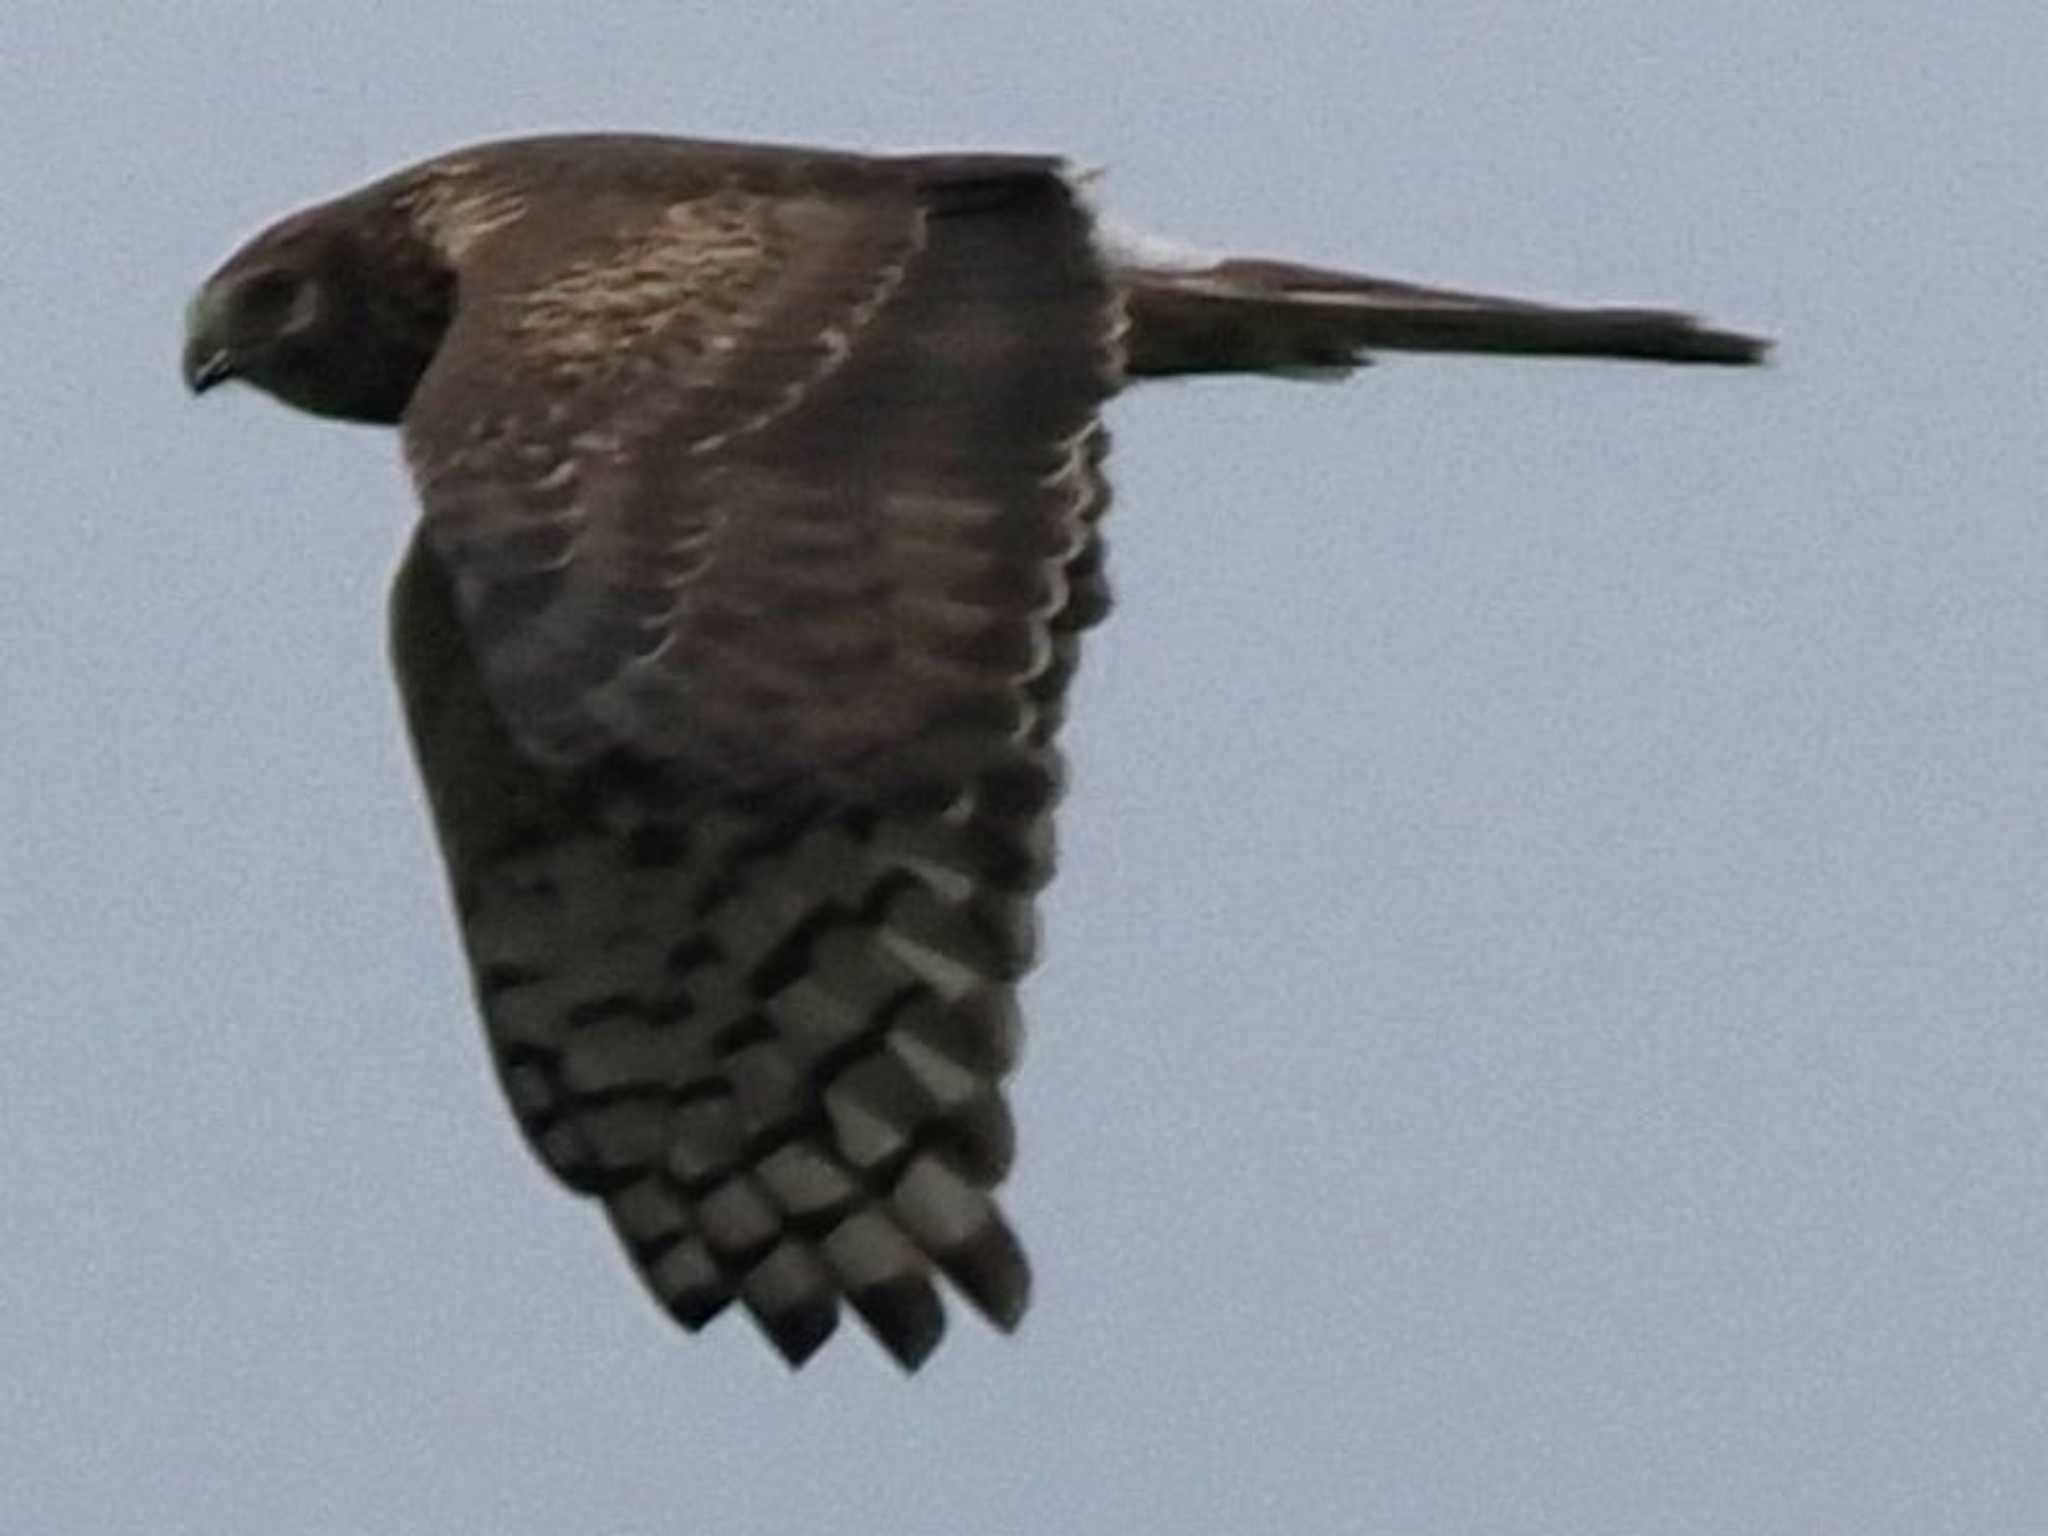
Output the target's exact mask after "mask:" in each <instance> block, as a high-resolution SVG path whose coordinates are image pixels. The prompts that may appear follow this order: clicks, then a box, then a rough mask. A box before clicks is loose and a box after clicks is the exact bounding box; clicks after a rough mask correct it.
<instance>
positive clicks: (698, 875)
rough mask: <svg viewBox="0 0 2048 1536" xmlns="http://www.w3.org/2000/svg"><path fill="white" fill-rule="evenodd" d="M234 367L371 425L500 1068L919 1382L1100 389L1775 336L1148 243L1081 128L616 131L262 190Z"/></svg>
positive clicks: (714, 1245)
mask: <svg viewBox="0 0 2048 1536" xmlns="http://www.w3.org/2000/svg"><path fill="white" fill-rule="evenodd" d="M188 328H189V330H188V339H187V345H186V353H185V371H186V377H187V379H188V381H189V382H190V383H191V384H192V386H193V387H194V388H195V389H206V388H210V387H212V386H213V385H214V384H217V383H219V382H222V381H223V380H225V379H229V378H242V379H245V380H247V381H249V382H251V383H254V384H256V385H258V386H259V387H261V388H263V389H265V390H267V391H269V392H270V393H272V394H273V395H275V396H277V397H278V398H280V399H282V400H284V401H286V402H287V403H289V404H292V405H294V406H297V407H299V408H301V409H305V410H309V411H312V412H315V413H318V414H323V415H330V416H336V417H341V418H345V419H352V420H360V421H370V422H379V423H386V424H393V425H397V426H399V427H400V429H401V433H402V437H403V442H404V448H405V454H406V459H407V462H408V465H409V467H410V469H411V471H412V475H413V478H414V481H415V483H416V485H417V487H418V490H419V494H420V499H421V502H422V506H423V512H424V515H423V517H422V520H421V525H420V529H419V532H418V535H417V536H416V538H415V540H414V542H413V546H412V549H411V551H410V553H409V554H408V556H407V558H406V560H405V562H404V565H403V567H402V569H401V571H400V574H399V578H398V581H397V585H396V589H395V591H394V597H393V605H392V645H393V653H394V660H395V662H396V666H397V670H398V673H399V678H400V684H401V691H402V693H403V696H404V703H405V710H406V716H407V720H408V724H409V727H410V730H411V734H412V738H413V744H414V747H415V751H416V755H417V757H418V760H419V764H420V768H421V771H422V775H423V777H424V779H425V781H426V786H427V791H428V798H429V800H430V802H431V805H432V809H433V813H434V819H435V823H436V827H437V830H438V834H439V838H440V843H441V848H442V852H443V854H444V857H445V860H446V863H447V866H448V870H449V876H450V883H451V887H452V891H453V896H454V901H455V906H456V910H457V912H458V915H459V918H460V921H461V925H462V930H463V937H464V944H465V947H466V949H467V952H468V957H469V962H470V967H471V971H472V976H473V980H474V984H475V989H476V994H477V998H478V1003H479V1007H480V1010H481V1012H482V1014H483V1016H484V1020H485V1025H486V1031H487V1035H488V1038H489V1041H490V1044H491V1048H492V1053H493V1058H494V1060H495V1062H496V1065H497V1069H498V1074H499V1077H500V1081H501V1083H502V1086H503V1088H504V1091H505V1094H506V1096H507V1099H508V1101H509V1102H510V1104H511V1106H512V1108H513V1110H514V1113H515V1114H516V1116H517V1117H518V1119H519V1122H520V1125H521V1127H522V1129H523V1130H524V1132H525V1135H526V1137H527V1139H528V1141H529V1143H530V1144H531V1146H532V1147H533V1149H534V1151H535V1152H536V1154H537V1155H538V1156H539V1157H540V1158H541V1160H542V1161H543V1162H544V1163H545V1164H546V1165H547V1166H548V1167H549V1168H550V1169H551V1170H552V1171H553V1172H554V1173H555V1174H556V1175H557V1176H559V1177H560V1178H561V1179H562V1180H563V1181H564V1182H565V1183H566V1184H568V1185H569V1186H570V1187H571V1188H573V1189H575V1190H577V1191H579V1192H581V1193H584V1194H586V1195H589V1196H591V1197H592V1198H594V1199H596V1200H598V1201H600V1202H601V1203H602V1204H603V1206H604V1208H605V1210H606V1212H607V1214H608V1216H609V1218H610V1220H611V1223H612V1225H613V1227H614V1229H615V1231H616V1232H617V1235H618V1237H619V1239H620V1241H621V1242H622V1243H623V1245H624V1246H625V1248H626V1250H627V1252H628V1254H629V1255H630V1256H631V1258H632V1260H633V1262H634V1265H635V1267H636V1269H637V1270H638V1271H639V1273H640V1274H641V1275H642V1277H643V1278H644V1279H645V1281H646V1282H647V1284H648V1287H649V1289H650V1290H651V1291H652V1293H653V1294H654V1296H655V1297H656V1299H657V1300H658V1301H659V1302H660V1303H661V1304H662V1305H663V1306H664V1308H666V1309H667V1310H668V1311H669V1313H670V1314H671V1315H672V1316H674V1317H675V1318H676V1319H677V1320H678V1321H680V1322H681V1323H682V1324H684V1325H685V1326H686V1327H689V1328H693V1329H694V1328H696V1327H699V1326H701V1325H703V1324H704V1323H705V1322H707V1321H709V1319H710V1318H712V1317H713V1316H716V1315H717V1314H718V1313H719V1312H721V1311H722V1310H723V1309H725V1308H726V1307H727V1306H728V1305H729V1304H730V1303H731V1302H732V1301H734V1300H735V1299H737V1300H739V1301H740V1302H741V1303H742V1304H743V1306H744V1307H745V1308H746V1310H747V1311H748V1312H749V1313H750V1314H751V1315H752V1316H753V1317H754V1319H755V1320H756V1321H757V1322H758V1323H759V1324H760V1326H761V1327H762V1329H763V1331H764V1332H765V1333H766V1334H767V1336H768V1337H769V1338H770V1340H771V1341H772V1342H773V1343H774V1344H775V1345H776V1347H777V1348H778V1349H779V1350H780V1351H781V1352H782V1354H783V1355H784V1356H785V1357H786V1358H787V1359H789V1360H790V1361H791V1362H792V1363H800V1362H801V1361H802V1360H803V1359H805V1358H807V1357H808V1356H809V1354H810V1353H811V1352H812V1351H813V1350H815V1349H816V1348H817V1347H818V1345H819V1344H821V1343H822V1342H823V1341H824V1339H825V1338H826V1337H827V1336H828V1335H829V1334H830V1333H831V1331H832V1329H833V1327H834V1325H835V1323H836V1320H837V1317H838V1314H839V1308H840V1304H841V1303H842V1301H843V1302H844V1303H846V1304H848V1305H850V1306H851V1307H852V1308H853V1309H854V1310H855V1311H856V1313H858V1314H859V1316H860V1317H861V1318H862V1319H863V1321H865V1322H866V1323H867V1325H868V1326H869V1328H870V1329H871V1331H872V1332H873V1333H874V1334H875V1336H876V1337H877V1338H878V1339H879V1340H880V1341H881V1342H882V1343H883V1345H884V1346H885V1347H886V1348H887V1349H888V1350H889V1351H890V1352H891V1354H892V1355H893V1356H894V1357H895V1358H896V1359H897V1360H898V1361H899V1362H900V1363H901V1364H902V1365H904V1366H905V1367H906V1368H914V1367H915V1366H916V1365H917V1364H919V1363H920V1362H921V1361H922V1360H923V1359H924V1358H925V1357H926V1356H927V1355H928V1354H929V1352H930V1351H931V1349H932V1348H933V1347H934V1346H935V1345H936V1344H937V1342H938V1340H939V1338H940V1335H941V1332H942V1329H943V1312H942V1309H941V1305H940V1301H939V1297H938V1290H937V1287H936V1285H935V1280H936V1278H937V1277H941V1276H943V1277H944V1279H945V1280H946V1281H947V1282H948V1283H950V1285H951V1286H952V1287H953V1288H954V1289H955V1290H956V1291H958V1292H959V1293H960V1294H961V1295H963V1296H964V1297H966V1298H967V1299H968V1300H969V1301H970V1302H971V1303H972V1304H973V1305H974V1306H975V1307H976V1308H977V1309H978V1310H979V1311H981V1312H982V1313H983V1314H984V1315H985V1316H987V1317H988V1318H989V1319H990V1320H991V1321H993V1322H994V1323H996V1324H997V1325H999V1326H1002V1327H1006V1328H1007V1327H1010V1326H1012V1325H1014V1324H1015V1323H1016V1321H1017V1320H1018V1318H1019V1317H1020V1316H1021V1315H1022V1313H1023V1310H1024V1307H1025V1304H1026V1300H1027V1297H1028V1286H1029V1272H1028V1269H1027V1266H1026V1263H1025V1259H1024V1255H1023V1252H1022V1249H1021V1247H1020V1246H1019V1244H1018V1243H1017V1241H1016V1239H1015V1238H1014V1236H1013V1235H1012V1234H1011V1231H1010V1229H1009V1227H1008V1225H1007V1224H1006V1222H1005V1221H1004V1219H1003V1217H1002V1214H1001V1212H1000V1210H999V1209H998V1208H997V1206H996V1204H995V1202H994V1199H993V1196H992V1191H993V1190H994V1189H995V1188H996V1186H997V1185H998V1184H999V1183H1000V1182H1001V1180H1002V1178H1003V1176H1004V1174H1005V1173H1006V1172H1007V1170H1008V1167H1009V1165H1010V1161H1011V1156H1012V1151H1013V1132H1012V1127H1011V1122H1010V1117H1009V1112H1008V1109H1007V1107H1006V1105H1005V1103H1004V1099H1003V1096H1002V1091H1001V1089H1002V1083H1003V1080H1004V1078H1005V1077H1006V1076H1007V1074H1008V1073H1009V1071H1010V1070H1011V1068H1012V1066H1013V1065H1014V1063H1015V1060H1016V1054H1017V1046H1018V1039H1019V1034H1020V1023H1019V1018H1018V1014H1017V1006H1016V997H1015V989H1016V984H1017V981H1018V979H1019V978H1020V977H1021V976H1022V975H1023V974H1024V973H1025V972H1026V971H1027V970H1028V969H1029V968H1030V967H1031V965H1032V964H1033V963H1034V961H1035V959H1036V949H1037V939H1036V922H1035V915H1034V903H1035V896H1036V893H1037V892H1038V891H1039V890H1040V889H1041V888H1042V887H1043V885H1044V883H1045V881H1046V880H1047V879H1049V878H1050V875H1051V871H1052V858H1053V838H1052V831H1053V828H1052V816H1053V811H1054V807H1055V805H1056V803H1057V801H1058V799H1059V796H1060V793H1061V790H1062V787H1063V783H1064V778H1065V772H1064V766H1063V763H1062V759H1061V756H1060V753H1059V749H1058V746H1057V740H1056V738H1057V734H1058V731H1059V728H1060V724H1061V721H1062V718H1063V714H1064V707H1065V695H1066V689H1067V685H1068V682H1069V681H1070V679H1071V677H1072V675H1073V672H1074V669H1075V667H1076V665H1077V663H1078V659H1079V648H1080V643H1081V636H1082V634H1083V633H1084V632H1085V631H1086V630H1087V629H1089V628H1090V627H1091V626H1093V625H1094V624H1095V623H1097V622H1098V621H1099V620H1100V619H1101V618H1102V617H1103V615H1104V614H1105V613H1106V612H1107V609H1108V606H1109V593H1108V587H1107V585H1106V582H1105V577H1104V573H1103V542H1102V537H1101V531H1100V529H1101V519H1102V515H1103V512H1104V509H1105V507H1106V506H1107V503H1108V490H1107V487H1106V484H1105V482H1104V480H1103V477H1102V462H1103V457H1104V454H1105V452H1106V449H1107V439H1106V437H1105V435H1104V432H1103V429H1102V426H1101V423H1100V419H1099V415H1100V408H1101V406H1102V403H1103V402H1104V401H1105V400H1106V399H1107V398H1108V397H1109V396H1110V395H1111V394H1113V393H1114V392H1116V391H1117V390H1118V389H1119V388H1122V387H1124V386H1126V385H1128V384H1130V383H1132V382H1135V381H1138V380H1141V379H1146V378H1152V377H1160V376H1169V375H1179V374H1198V373H1218V372H1224V373H1236V372H1246V373H1268V374H1277V375H1283V376H1292V375H1297V374H1303V373H1328V372H1330V371H1333V370H1335V371H1343V370H1348V369H1350V368H1353V367H1356V366H1357V365H1359V364H1360V363H1362V362H1363V361H1365V360H1366V356H1367V354H1368V353H1369V351H1370V350H1372V349H1375V348H1382V347H1386V348H1411V349H1428V350H1466V351H1504V352H1529V353H1553V354H1598V355H1612V356H1619V357H1632V358H1655V359H1661V360H1666V361H1674V362H1708V363H1743V362H1753V361H1756V360H1757V359H1758V358H1759V357H1760V356H1761V355H1762V351H1763V346H1764V344H1763V343H1761V342H1759V341H1756V340H1755V339H1753V338H1749V337H1745V336H1741V335H1737V334H1735V333H1731V332H1725V331H1718V330H1713V329H1709V328H1704V327H1701V326H1698V325H1696V324H1695V323H1694V322H1693V321H1691V320H1690V319H1689V318H1687V317H1685V316H1682V315H1676V314H1672V313H1668V312H1664V311H1657V310H1643V309H1578V308H1566V307H1558V306H1548V305H1538V304H1532V303H1528V302H1526V301H1520V300H1510V299H1503V298H1496V297H1492V296H1487V295H1476V294H1467V293H1459V292H1456V291H1454V290H1447V289H1436V288H1425V287H1421V286H1419V285H1414V284H1408V283H1399V282H1393V281H1389V280H1386V279H1377V278H1371V277H1365V276H1361V275H1357V274H1350V273H1342V272H1335V271H1330V270H1327V269H1321V268H1314V267H1307V266H1302V265H1299V264H1296V263H1291V262H1283V261H1275V260H1269V259H1264V258H1215V259H1210V258H1205V257H1199V256H1189V255H1186V254H1185V253H1175V254H1173V255H1171V256H1170V257H1162V256H1161V255H1160V253H1159V252H1158V250H1156V249H1155V248H1151V247H1148V246H1146V245H1144V244H1142V243H1132V242H1130V241H1128V240H1123V239H1120V238H1118V237H1116V235H1115V232H1114V230H1113V229H1111V228H1110V227H1109V226H1107V225H1106V224H1104V223H1102V222H1101V221H1099V220H1098V219H1097V217H1096V215H1095V213H1094V210H1093V209H1092V208H1091V206H1090V205H1089V203H1088V201H1087V198H1086V196H1085V195H1084V193H1083V191H1082V189H1081V184H1080V182H1079V180H1078V179H1077V178H1075V177H1074V176H1072V175H1071V174H1070V173H1069V172H1068V170H1067V168H1066V167H1065V165H1064V163H1063V162H1061V161H1058V160H1055V159H1051V158H1047V157H1042V156H1032V155H996V154H957V155H915V156H868V155H859V154H850V153H843V152H835V151H825V150H811V149H797V148H786V147H779V146H760V145H742V144H727V143H711V142H706V141H696V140H680V139H662V138H654V137H647V136H626V135H583V136H569V137H559V138H542V139H528V140H519V141H510V142H505V143H499V144H489V145H481V146H476V147H473V148H470V149H465V150H458V151H455V152H454V153H452V154H449V155H445V156H442V157H439V158H437V159H434V160H430V161H427V162H424V163H423V164H421V165H418V166H414V167H411V168H409V169H406V170H403V171H400V172H398V173H396V174H394V175H392V176H389V177H386V178H384V179H382V180H380V181H378V182H375V183H373V184H371V185H370V186H367V187H364V188H362V189H360V190H358V191H356V192H352V193H349V194H346V195H344V196H342V197H340V198H337V199H334V200H333V201H331V202H328V203H324V204H321V205H319V206H317V207H313V208H310V209H307V210H304V211H302V212H300V213H297V214H294V215H291V216H290V217H288V218H286V219H283V220H281V221H279V222H278V223H277V224H275V225H273V226H271V227H270V228H269V229H267V230H265V231H264V232H262V233H261V234H259V235H257V236H256V237H255V238H254V239H253V240H251V241H250V242H248V243H247V244H246V245H245V246H243V247H242V248H241V249H240V250H239V251H237V252H236V253H235V254H234V255H233V256H232V257H230V258H229V260H228V261H227V262H226V263H225V264H224V265H223V266H222V267H221V268H220V269H219V270H218V271H217V272H216V273H215V274H214V275H213V277H212V278H210V279H209V280H208V282H207V284H206V285H205V286H204V287H203V288H202V289H201V291H200V293H199V295H198V296H197V297H196V298H195V300H194V302H193V304H192V306H191V309H190V311H189V314H188Z"/></svg>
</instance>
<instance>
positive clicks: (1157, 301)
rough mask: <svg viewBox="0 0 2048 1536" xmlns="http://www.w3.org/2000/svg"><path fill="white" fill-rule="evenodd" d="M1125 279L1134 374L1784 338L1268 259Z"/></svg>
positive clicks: (1636, 351)
mask: <svg viewBox="0 0 2048 1536" xmlns="http://www.w3.org/2000/svg"><path fill="white" fill-rule="evenodd" d="M1116 275H1117V281H1118V283H1119V285H1120V287H1121V288H1122V291H1123V297H1124V305H1125V312H1126V315H1127V318H1128V321H1129V326H1128V330H1127V331H1126V333H1125V348H1126V358H1125V365H1124V371H1125V373H1126V374H1127V376H1129V377H1132V378H1156V377H1161V376H1167V375H1174V374H1200V373H1267V374H1279V375H1283V376H1291V377H1307V378H1330V377H1341V376H1343V375H1344V374H1347V373H1349V372H1350V371H1351V370H1353V369H1355V368H1358V367H1361V366H1363V365H1364V364H1365V363H1367V362H1369V361H1371V358H1370V355H1369V354H1370V353H1372V352H1374V351H1376V350H1380V349H1386V350H1391V351H1405V352H1505V353H1522V354H1527V355H1535V356H1545V357H1619V358H1636V359H1645V360H1649V361H1654V362H1666V363H1723V364H1743V363H1758V362H1762V361H1763V359H1764V356H1765V354H1766V353H1767V352H1768V351H1769V350H1770V345H1771V344H1770V342H1769V341H1768V340H1765V339H1764V338H1762V337H1757V336H1747V335H1744V334H1742V333H1741V332H1738V331H1725V330H1718V329H1715V328H1713V327H1710V326H1706V325H1703V324H1701V323H1700V321H1699V320H1698V319H1696V318H1695V317H1694V316H1692V315H1688V314H1682V313H1678V312H1676V311H1673V310H1664V309H1639V308H1625V307H1600V308H1577V307H1572V306H1568V305H1555V304H1539V303H1534V302H1531V301H1529V300H1526V299H1513V298H1505V297H1502V296H1500V295H1497V294H1490V293H1469V292H1463V291H1460V290H1458V289H1454V288H1426V287H1423V286H1421V285H1420V284H1417V283H1404V282H1397V281H1395V280H1393V279H1390V278H1383V277H1368V276H1365V275H1364V274H1362V273H1356V272H1340V271H1335V270H1332V269H1330V268H1327V267H1310V266H1302V265H1300V264H1298V263H1294V262H1286V261H1271V260H1266V259H1264V258H1259V257H1229V258H1225V259H1221V260H1216V261H1213V262H1209V263H1208V264H1206V265H1195V264H1187V263H1185V262H1175V263H1173V264H1171V265H1145V264H1142V263H1136V262H1133V263H1128V264H1123V263H1120V264H1119V265H1118V267H1117V271H1116Z"/></svg>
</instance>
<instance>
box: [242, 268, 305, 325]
mask: <svg viewBox="0 0 2048 1536" xmlns="http://www.w3.org/2000/svg"><path fill="white" fill-rule="evenodd" d="M305 289H306V279H305V278H303V277H301V276H300V275H299V274H298V273H296V272H288V271H285V270H284V269H283V268H281V267H273V268H271V269H270V270H269V271H267V272H258V273H256V274H255V275H254V276H252V277H250V278H249V279H247V280H246V281H245V282H244V283H243V284H242V288H241V292H240V293H239V294H238V295H237V299H238V302H239V303H240V306H241V310H242V313H243V315H244V316H245V317H246V318H247V319H249V320H250V321H253V322H254V323H255V324H257V325H265V326H268V325H281V324H283V323H284V321H285V320H286V319H287V318H288V317H289V316H290V315H291V313H292V310H293V308H294V307H295V306H296V305H297V303H298V300H299V295H300V294H302V293H304V292H305Z"/></svg>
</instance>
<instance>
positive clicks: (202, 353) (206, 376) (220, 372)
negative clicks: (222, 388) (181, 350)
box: [184, 336, 235, 395]
mask: <svg viewBox="0 0 2048 1536" xmlns="http://www.w3.org/2000/svg"><path fill="white" fill-rule="evenodd" d="M184 371H185V387H186V388H187V389H189V390H191V391H192V393H193V394H195V395H203V394H205V393H206V392H207V391H208V390H209V389H211V388H213V386H214V385H216V384H219V383H222V382H224V381H225V380H228V379H231V378H233V377H234V376H235V355H234V353H233V352H231V351H229V350H228V349H227V348H226V347H223V346H217V345H216V344H214V343H213V342H211V341H209V340H207V339H206V337H204V336H194V337H193V338H192V339H191V340H190V341H188V342H186V343H185V357H184Z"/></svg>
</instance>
